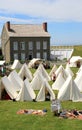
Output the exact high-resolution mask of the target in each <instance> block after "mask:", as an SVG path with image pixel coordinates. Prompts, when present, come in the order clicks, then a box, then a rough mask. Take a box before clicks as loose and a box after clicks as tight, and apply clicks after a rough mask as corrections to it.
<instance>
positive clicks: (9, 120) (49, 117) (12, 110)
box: [0, 68, 82, 130]
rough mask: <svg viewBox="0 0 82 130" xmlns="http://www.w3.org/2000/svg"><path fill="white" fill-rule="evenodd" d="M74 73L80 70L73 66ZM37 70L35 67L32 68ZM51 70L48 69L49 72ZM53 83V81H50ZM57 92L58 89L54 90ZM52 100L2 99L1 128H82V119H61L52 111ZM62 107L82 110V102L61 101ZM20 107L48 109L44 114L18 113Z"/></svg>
mask: <svg viewBox="0 0 82 130" xmlns="http://www.w3.org/2000/svg"><path fill="white" fill-rule="evenodd" d="M72 70H73V72H74V74H75V73H76V72H77V71H78V69H76V68H72ZM31 71H32V73H34V72H35V70H34V69H32V70H31ZM49 72H50V70H48V73H49ZM50 84H52V82H50ZM54 92H55V93H57V92H56V91H54ZM50 105H51V101H45V102H13V101H7V100H4V101H0V130H82V120H78V119H60V118H58V117H56V116H54V115H53V113H52V112H51V106H50ZM61 106H62V109H67V110H69V109H75V108H76V109H78V110H82V102H77V103H75V102H71V101H63V102H61ZM20 109H36V110H38V109H41V110H42V109H47V113H46V115H44V116H40V115H30V114H29V115H27V114H23V115H18V114H17V111H19V110H20Z"/></svg>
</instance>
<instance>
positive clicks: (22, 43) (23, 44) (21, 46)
mask: <svg viewBox="0 0 82 130" xmlns="http://www.w3.org/2000/svg"><path fill="white" fill-rule="evenodd" d="M20 48H21V50H25V42H20Z"/></svg>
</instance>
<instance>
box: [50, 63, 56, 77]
mask: <svg viewBox="0 0 82 130" xmlns="http://www.w3.org/2000/svg"><path fill="white" fill-rule="evenodd" d="M56 70H57V66H56V65H55V64H54V66H53V67H52V69H51V71H50V73H49V76H50V77H51V76H52V74H53V72H54V73H55V72H56Z"/></svg>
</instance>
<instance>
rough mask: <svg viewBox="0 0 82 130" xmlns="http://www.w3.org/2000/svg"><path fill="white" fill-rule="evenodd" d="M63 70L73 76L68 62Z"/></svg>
mask: <svg viewBox="0 0 82 130" xmlns="http://www.w3.org/2000/svg"><path fill="white" fill-rule="evenodd" d="M65 71H66V73H67V74H68V75H71V76H72V77H73V76H74V74H73V72H72V70H71V69H70V66H69V64H67V65H66V68H65Z"/></svg>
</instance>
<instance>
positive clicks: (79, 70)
mask: <svg viewBox="0 0 82 130" xmlns="http://www.w3.org/2000/svg"><path fill="white" fill-rule="evenodd" d="M80 72H82V65H81V66H80V68H79V69H78V72H77V73H76V74H77V75H78V74H79V73H80Z"/></svg>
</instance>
